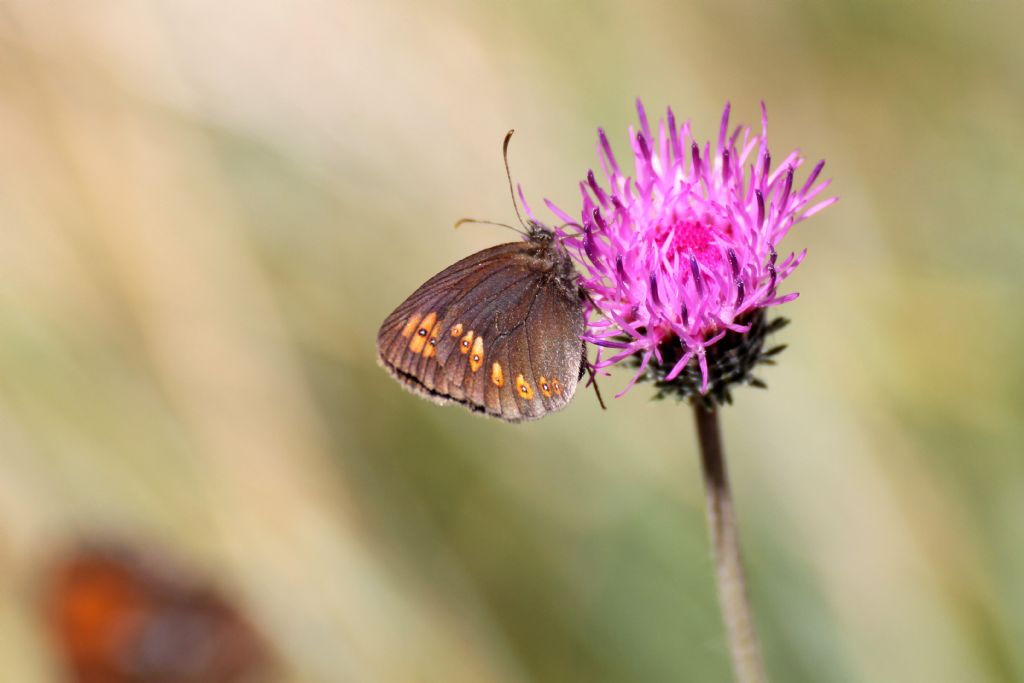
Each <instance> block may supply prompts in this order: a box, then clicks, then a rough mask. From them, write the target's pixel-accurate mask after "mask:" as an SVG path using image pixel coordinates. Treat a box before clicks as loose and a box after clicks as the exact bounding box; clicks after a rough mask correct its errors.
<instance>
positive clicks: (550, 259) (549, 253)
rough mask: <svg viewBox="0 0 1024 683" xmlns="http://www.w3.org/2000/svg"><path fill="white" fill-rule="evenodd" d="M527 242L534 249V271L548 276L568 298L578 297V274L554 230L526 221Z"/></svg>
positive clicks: (535, 222)
mask: <svg viewBox="0 0 1024 683" xmlns="http://www.w3.org/2000/svg"><path fill="white" fill-rule="evenodd" d="M526 228H527V233H526V236H527V241H528V242H529V243H530V244H531V245H533V246H534V247H535V251H534V252H533V256H534V258H535V259H536V260H537V261H536V265H535V269H536V270H540V271H543V272H545V273H548V274H549V277H551V278H552V279H553V280H554V281H555V282H557V284H558V286H559V288H560V289H562V290H563V291H564V292H565V293H566V294H567V295H568V296H569V297H570V298H576V297H579V296H580V290H579V286H578V285H577V284H576V280H577V279H578V277H579V274H578V273H577V272H576V268H575V267H574V266H573V264H572V258H570V256H569V252H567V251H566V249H565V247H564V246H562V244H561V241H560V240H559V238H558V235H557V234H556V233H555V231H554V230H552V229H551V228H549V227H548V226H546V225H544V224H543V223H540V222H538V221H532V220H531V221H527V226H526Z"/></svg>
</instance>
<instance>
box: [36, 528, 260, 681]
mask: <svg viewBox="0 0 1024 683" xmlns="http://www.w3.org/2000/svg"><path fill="white" fill-rule="evenodd" d="M156 559H157V558H155V556H149V555H147V557H146V559H145V560H144V559H143V558H142V557H141V556H140V555H138V554H136V553H134V552H133V551H130V550H128V549H126V548H123V547H114V546H92V547H87V548H80V549H78V550H76V551H75V552H73V553H71V554H70V555H67V556H65V557H63V558H61V560H60V561H59V562H58V563H57V564H56V565H55V567H54V568H53V570H52V572H51V574H50V577H49V582H48V584H47V586H46V587H45V594H44V606H43V607H44V610H45V614H46V618H47V622H48V624H49V627H50V632H51V635H52V639H53V642H54V644H55V645H56V651H57V653H58V656H59V659H60V660H61V661H62V663H63V665H64V666H65V667H66V673H67V678H66V679H64V680H67V681H69V683H242V682H243V681H244V682H246V683H250V682H251V683H255V682H256V681H268V680H270V678H269V676H271V675H273V673H274V671H273V665H272V664H271V658H270V656H269V655H268V651H267V648H266V645H265V644H264V643H263V641H262V640H261V639H260V638H259V636H258V635H257V634H256V632H255V630H254V629H253V628H252V627H251V626H250V625H249V624H248V622H246V620H245V619H244V618H243V617H242V616H241V615H240V614H239V612H237V611H236V610H235V608H234V607H232V606H231V604H230V603H228V602H227V600H226V599H225V598H224V597H223V596H221V595H220V594H219V593H218V592H216V591H214V590H213V589H211V588H210V587H209V586H206V585H200V584H197V583H193V582H192V580H191V578H183V576H182V574H181V572H180V571H178V570H177V569H174V568H172V567H170V566H169V565H168V564H167V562H166V561H164V560H162V559H161V560H160V561H156Z"/></svg>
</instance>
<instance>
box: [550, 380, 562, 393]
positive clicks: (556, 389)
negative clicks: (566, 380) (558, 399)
mask: <svg viewBox="0 0 1024 683" xmlns="http://www.w3.org/2000/svg"><path fill="white" fill-rule="evenodd" d="M551 392H552V393H553V394H555V395H557V396H561V395H562V385H561V384H559V383H558V378H557V377H552V378H551Z"/></svg>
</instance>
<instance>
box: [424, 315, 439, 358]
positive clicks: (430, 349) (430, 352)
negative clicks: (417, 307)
mask: <svg viewBox="0 0 1024 683" xmlns="http://www.w3.org/2000/svg"><path fill="white" fill-rule="evenodd" d="M440 336H441V325H440V323H438V324H437V325H434V329H433V330H431V331H430V337H429V338H428V339H427V345H426V346H424V347H423V357H424V358H430V357H431V356H435V355H437V338H438V337H440Z"/></svg>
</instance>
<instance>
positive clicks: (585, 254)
mask: <svg viewBox="0 0 1024 683" xmlns="http://www.w3.org/2000/svg"><path fill="white" fill-rule="evenodd" d="M637 112H638V114H639V120H640V130H634V129H633V127H632V126H631V127H630V129H629V140H630V145H631V147H632V151H633V157H634V164H635V173H636V176H635V178H633V177H629V176H627V175H624V173H623V170H622V168H621V167H620V166H619V163H618V161H617V160H616V158H615V154H614V153H613V152H612V148H611V145H610V144H609V142H608V138H607V136H606V135H605V133H604V130H602V129H600V128H599V129H598V138H599V141H598V146H597V152H598V157H599V160H600V164H601V169H602V171H603V174H604V176H605V178H606V179H607V182H606V184H602V183H601V182H599V181H598V179H597V176H596V175H595V174H594V172H593V171H590V172H589V173H588V174H587V178H586V180H585V181H583V182H581V183H580V190H581V192H582V195H583V209H582V221H581V222H582V228H583V230H582V233H580V234H575V235H568V234H564V233H563V240H564V243H565V244H566V246H567V247H568V248H569V250H570V251H571V252H572V253H573V256H574V258H575V259H576V260H577V261H578V262H579V264H580V265H581V266H582V268H581V273H582V277H581V280H580V284H581V286H582V287H583V288H584V290H585V291H586V292H587V294H588V295H589V303H588V308H587V319H588V322H587V331H586V334H585V336H584V339H585V340H586V341H588V342H590V343H592V344H594V345H596V346H597V347H599V350H598V354H597V359H596V362H595V367H596V368H597V369H603V368H608V367H610V366H612V365H615V364H617V363H620V362H627V363H631V364H634V365H636V366H638V371H637V373H636V375H635V376H634V377H633V379H632V380H631V381H630V382H629V384H628V385H627V386H626V388H625V389H624V390H623V391H622V392H621V393H620V394H619V396H621V395H622V394H625V393H626V391H628V390H629V389H630V388H631V387H632V386H633V384H634V383H635V382H637V381H638V380H641V379H647V380H651V381H654V382H655V384H656V386H658V388H659V390H660V394H661V395H665V394H669V393H672V394H676V395H679V396H680V397H685V396H701V397H703V400H705V401H708V400H710V399H711V398H713V399H716V400H718V401H719V402H722V401H729V400H730V395H729V386H730V385H731V384H733V383H736V382H743V383H748V384H753V385H756V386H764V385H763V384H762V383H761V382H760V380H758V379H756V378H755V377H753V375H751V372H750V371H751V370H752V369H753V368H754V366H756V365H757V364H758V363H760V362H770V360H769V359H770V357H771V356H772V355H774V354H775V353H777V352H778V351H780V350H781V347H778V348H775V349H770V350H768V351H764V350H763V342H764V337H765V336H766V335H767V334H768V333H770V332H772V331H774V330H776V329H778V328H779V327H781V326H782V325H784V324H785V322H786V321H785V320H784V319H781V318H780V319H776V320H774V321H772V322H770V323H769V322H767V321H766V318H765V310H766V309H768V308H771V307H774V306H778V305H781V304H784V303H786V302H788V301H792V300H793V299H795V298H796V297H797V296H798V294H797V293H796V292H793V293H790V294H781V293H779V291H778V289H779V286H780V285H781V284H782V282H783V281H784V280H785V279H786V278H787V277H789V275H790V274H791V273H792V272H793V271H794V270H795V269H796V267H797V266H798V265H800V263H801V261H803V259H804V256H805V255H806V253H807V250H806V249H804V250H802V251H800V253H798V254H797V253H790V254H789V255H788V256H786V257H785V258H782V259H781V260H780V259H779V256H778V253H777V252H776V246H777V245H778V243H779V242H780V241H781V240H782V238H783V237H785V236H786V234H787V233H788V232H789V230H790V228H791V227H793V225H795V224H796V223H799V222H800V221H802V220H804V219H805V218H810V217H811V216H813V215H814V214H816V213H818V212H819V211H821V210H822V209H825V208H826V207H828V206H830V205H832V204H834V203H835V202H836V201H837V200H838V198H836V197H832V198H829V199H824V200H821V199H819V196H820V195H821V193H822V192H823V191H824V190H825V189H826V188H827V187H828V186H829V184H830V183H831V181H830V180H819V179H818V176H819V175H820V174H821V170H822V167H823V166H824V164H825V162H824V161H820V162H818V163H817V164H816V165H815V166H814V168H813V169H812V170H811V172H810V173H809V174H808V176H807V178H806V180H804V182H803V183H802V184H801V185H796V184H795V179H794V177H795V174H796V170H797V169H798V168H799V167H800V166H801V165H802V164H803V162H804V159H803V157H801V156H800V154H799V152H798V151H793V152H791V153H790V154H789V155H788V156H787V157H786V158H785V159H783V160H782V162H781V163H777V164H775V165H773V162H772V157H771V154H770V153H769V151H768V115H767V112H766V110H765V107H764V103H762V104H761V132H760V134H759V135H758V134H753V133H752V132H751V129H750V128H747V127H743V126H739V127H737V128H736V129H735V130H733V131H732V132H731V133H730V132H729V104H728V103H727V104H726V105H725V110H724V112H723V113H722V121H721V126H720V128H719V131H718V139H717V141H715V144H714V145H712V143H711V142H705V143H704V145H703V147H702V146H701V145H700V144H698V142H697V141H696V140H694V139H693V137H692V135H691V131H690V123H689V121H687V122H685V123H683V124H682V125H677V123H676V119H675V115H674V114H673V113H672V110H671V109H669V110H668V113H667V116H666V119H665V120H664V121H659V122H658V131H657V137H656V138H655V136H654V135H652V132H651V128H650V125H649V123H648V120H647V115H646V114H645V112H644V108H643V104H642V103H641V102H640V101H639V100H637ZM816 200H817V201H816ZM547 204H548V207H549V208H550V209H551V210H552V211H553V212H554V213H555V214H557V215H558V216H559V217H560V218H561V219H562V220H564V221H566V222H567V223H574V221H573V219H572V218H571V217H570V216H569V215H568V214H567V213H566V212H564V211H562V210H561V209H559V208H558V207H557V206H555V205H554V204H552V203H551V202H547Z"/></svg>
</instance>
